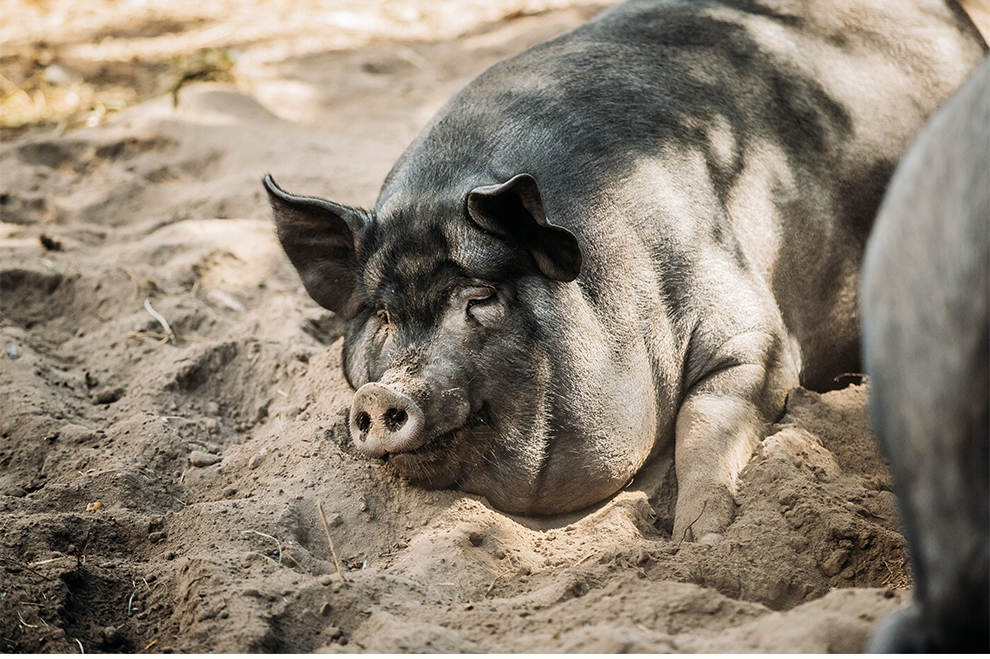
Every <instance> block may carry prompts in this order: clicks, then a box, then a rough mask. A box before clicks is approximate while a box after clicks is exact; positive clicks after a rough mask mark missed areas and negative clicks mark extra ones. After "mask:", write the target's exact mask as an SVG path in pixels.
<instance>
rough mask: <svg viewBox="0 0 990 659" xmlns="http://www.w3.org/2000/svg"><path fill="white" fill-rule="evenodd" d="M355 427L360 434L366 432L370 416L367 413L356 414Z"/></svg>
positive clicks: (369, 424) (369, 425)
mask: <svg viewBox="0 0 990 659" xmlns="http://www.w3.org/2000/svg"><path fill="white" fill-rule="evenodd" d="M357 427H358V430H360V431H361V432H368V428H370V427H371V415H369V414H368V413H367V412H361V413H360V414H358V418H357Z"/></svg>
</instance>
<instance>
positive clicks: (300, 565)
mask: <svg viewBox="0 0 990 659" xmlns="http://www.w3.org/2000/svg"><path fill="white" fill-rule="evenodd" d="M285 557H286V558H288V559H289V560H290V561H292V562H293V563H295V564H296V567H298V568H299V569H300V570H302V571H303V572H305V573H306V574H308V575H309V576H313V575H312V573H311V572H310V571H309V570H307V569H306V566H305V565H303V564H302V563H300V562H299V561H297V560H296V557H295V556H293V555H292V553H291V552H285Z"/></svg>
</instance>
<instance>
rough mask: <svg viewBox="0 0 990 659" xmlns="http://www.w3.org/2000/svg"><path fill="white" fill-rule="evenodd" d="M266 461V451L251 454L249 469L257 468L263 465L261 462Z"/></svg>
mask: <svg viewBox="0 0 990 659" xmlns="http://www.w3.org/2000/svg"><path fill="white" fill-rule="evenodd" d="M264 461H265V454H264V453H255V454H254V455H252V456H251V459H250V460H248V465H247V466H248V469H257V468H258V467H260V466H261V463H262V462H264Z"/></svg>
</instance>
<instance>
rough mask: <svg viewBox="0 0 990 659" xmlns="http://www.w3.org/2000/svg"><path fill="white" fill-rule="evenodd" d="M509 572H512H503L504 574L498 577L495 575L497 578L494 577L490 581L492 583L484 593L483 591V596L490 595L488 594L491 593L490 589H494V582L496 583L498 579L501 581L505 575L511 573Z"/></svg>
mask: <svg viewBox="0 0 990 659" xmlns="http://www.w3.org/2000/svg"><path fill="white" fill-rule="evenodd" d="M511 571H512V570H506V571H505V572H503V573H502V574H499V575H497V576H496V577H495V578H494V579H492V582H491V583H490V584H488V590H486V591H485V595H486V596H487V595H488V593H490V592H492V588H494V587H495V582H496V581H498V580H499V579H501V578H502V577H504V576H505V575H507V574H508V573H509V572H511Z"/></svg>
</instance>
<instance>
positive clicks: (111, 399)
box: [93, 387, 124, 405]
mask: <svg viewBox="0 0 990 659" xmlns="http://www.w3.org/2000/svg"><path fill="white" fill-rule="evenodd" d="M123 397H124V388H123V387H105V388H103V389H100V390H99V391H97V392H96V393H94V394H93V399H94V400H96V402H97V403H99V404H100V405H109V404H110V403H116V402H117V401H118V400H120V399H121V398H123Z"/></svg>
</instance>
